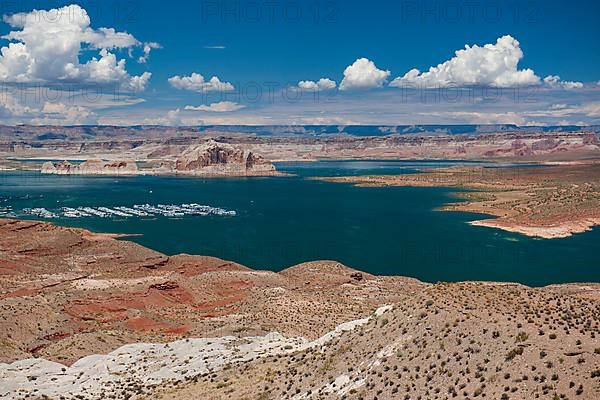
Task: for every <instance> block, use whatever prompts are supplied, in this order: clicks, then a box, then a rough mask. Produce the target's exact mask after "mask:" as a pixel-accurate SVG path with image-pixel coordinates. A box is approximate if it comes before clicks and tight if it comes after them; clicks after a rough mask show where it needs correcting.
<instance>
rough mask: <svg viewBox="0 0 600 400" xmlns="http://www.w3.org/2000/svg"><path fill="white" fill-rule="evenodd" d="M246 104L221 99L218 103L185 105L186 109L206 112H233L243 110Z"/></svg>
mask: <svg viewBox="0 0 600 400" xmlns="http://www.w3.org/2000/svg"><path fill="white" fill-rule="evenodd" d="M245 107H246V106H244V105H242V104H238V103H236V102H233V101H220V102H218V103H212V104H209V105H204V104H203V105H201V106H185V108H184V110H187V111H206V112H232V111H237V110H241V109H242V108H245Z"/></svg>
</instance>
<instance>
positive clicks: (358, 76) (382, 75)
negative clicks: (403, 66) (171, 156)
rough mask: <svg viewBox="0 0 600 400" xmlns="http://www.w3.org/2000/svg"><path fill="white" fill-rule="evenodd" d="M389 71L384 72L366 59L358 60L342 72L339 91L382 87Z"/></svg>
mask: <svg viewBox="0 0 600 400" xmlns="http://www.w3.org/2000/svg"><path fill="white" fill-rule="evenodd" d="M389 76H390V71H384V70H381V69H379V68H377V66H376V65H375V63H374V62H373V61H371V60H369V59H367V58H359V59H357V60H356V61H354V63H353V64H352V65H350V66H348V67H347V68H346V69H345V70H344V79H343V80H342V83H340V90H352V89H371V88H377V87H382V86H383V85H384V84H385V82H386V81H387V78H389Z"/></svg>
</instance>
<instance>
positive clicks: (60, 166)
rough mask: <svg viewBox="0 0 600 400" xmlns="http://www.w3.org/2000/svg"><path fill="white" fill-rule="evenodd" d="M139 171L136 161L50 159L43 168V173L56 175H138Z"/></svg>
mask: <svg viewBox="0 0 600 400" xmlns="http://www.w3.org/2000/svg"><path fill="white" fill-rule="evenodd" d="M137 172H138V167H137V164H136V163H135V161H100V160H88V161H85V162H82V163H81V164H72V163H70V162H68V161H61V162H57V163H55V162H52V161H48V162H46V163H44V164H43V165H42V169H41V173H42V174H54V175H136V174H137Z"/></svg>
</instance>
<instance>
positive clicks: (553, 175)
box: [312, 162, 600, 239]
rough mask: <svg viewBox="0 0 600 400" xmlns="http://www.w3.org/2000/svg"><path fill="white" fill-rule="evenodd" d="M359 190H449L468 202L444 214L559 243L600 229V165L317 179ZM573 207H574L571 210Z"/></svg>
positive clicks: (451, 205) (455, 169)
mask: <svg viewBox="0 0 600 400" xmlns="http://www.w3.org/2000/svg"><path fill="white" fill-rule="evenodd" d="M312 179H315V180H320V181H325V182H333V183H349V184H352V185H355V186H358V187H386V186H398V187H445V188H448V189H457V191H456V196H457V197H458V198H460V199H462V200H463V201H459V202H451V203H447V204H445V205H444V206H442V207H441V208H440V210H442V211H461V212H468V213H476V214H485V215H489V216H492V217H494V218H491V219H485V220H476V221H471V222H469V224H470V225H472V226H478V227H488V228H494V229H501V230H504V231H507V232H512V233H519V234H523V235H525V236H528V237H534V238H543V239H559V238H566V237H570V236H572V235H574V234H579V233H583V232H588V231H590V230H591V229H592V228H593V227H595V226H599V225H600V165H599V164H597V163H595V162H594V163H589V164H585V163H584V164H579V163H577V164H560V165H555V164H553V165H547V166H540V167H537V168H535V170H533V169H532V170H530V171H526V172H525V173H523V172H520V171H518V170H517V171H516V172H515V171H511V168H493V169H487V170H486V168H481V167H477V168H465V167H450V168H441V169H438V170H423V171H422V173H419V174H397V175H369V176H342V177H315V178H312ZM567 205H568V207H566V206H567Z"/></svg>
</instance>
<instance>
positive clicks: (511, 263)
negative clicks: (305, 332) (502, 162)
mask: <svg viewBox="0 0 600 400" xmlns="http://www.w3.org/2000/svg"><path fill="white" fill-rule="evenodd" d="M452 164H456V162H407V161H399V162H396V161H392V162H383V161H336V162H316V163H281V164H278V168H279V169H280V170H283V171H288V172H292V173H295V174H297V176H293V177H277V178H243V179H238V178H236V179H199V178H176V177H131V178H114V177H67V176H62V177H61V176H42V175H40V174H37V173H32V172H5V173H2V174H0V211H1V210H2V209H4V210H6V209H8V207H11V209H12V210H13V212H14V213H16V214H17V216H18V217H19V218H34V217H32V216H23V215H21V214H20V212H21V210H23V209H24V208H34V207H44V208H46V209H48V210H57V209H60V208H62V207H73V208H76V207H80V206H90V207H101V206H104V207H114V206H129V207H130V206H133V205H135V204H144V203H148V204H153V205H156V204H184V203H198V204H205V205H210V206H213V207H219V208H223V209H226V210H234V211H236V213H237V215H236V216H216V215H211V216H185V217H181V218H169V217H163V216H158V217H153V218H147V217H146V218H144V217H142V218H140V217H129V218H121V217H115V218H98V217H87V218H62V217H61V218H57V219H52V220H51V221H53V222H55V223H57V224H61V225H66V226H77V227H83V228H87V229H91V230H93V231H98V232H116V233H132V234H142V236H136V237H132V238H130V240H132V241H135V242H138V243H140V244H142V245H144V246H147V247H150V248H153V249H155V250H158V251H161V252H163V253H166V254H170V255H171V254H177V253H190V254H205V255H213V256H217V257H220V258H224V259H229V260H234V261H236V262H239V263H241V264H244V265H247V266H249V267H252V268H258V269H270V270H275V271H278V270H281V269H283V268H286V267H288V266H291V265H294V264H297V263H300V262H303V261H311V260H318V259H331V260H338V261H340V262H342V263H344V264H346V265H348V266H351V267H354V268H357V269H360V270H363V271H367V272H371V273H375V274H385V275H405V276H412V277H416V278H418V279H421V280H424V281H428V282H436V281H462V280H494V281H516V282H521V283H524V284H527V285H531V286H541V285H546V284H550V283H559V282H600V267H598V265H600V263H599V262H598V249H600V246H599V245H600V230H599V229H594V230H593V231H591V232H587V233H584V234H579V235H575V236H572V237H570V238H566V239H556V240H542V239H532V238H528V237H526V236H522V235H518V234H512V233H508V232H504V231H500V230H496V229H490V228H481V227H473V226H470V225H468V224H467V222H468V221H472V220H475V219H481V218H487V217H486V216H482V215H477V214H470V213H451V212H440V211H436V209H437V208H438V207H440V206H442V205H443V204H445V203H447V202H449V201H453V200H455V199H454V197H453V192H452V191H451V190H449V189H446V188H359V187H354V186H352V185H350V184H336V183H328V182H320V181H315V180H311V179H308V178H310V177H312V176H334V175H361V174H373V173H377V174H387V173H407V172H417V169H418V168H422V167H444V166H448V165H452ZM36 219H39V218H36Z"/></svg>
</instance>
